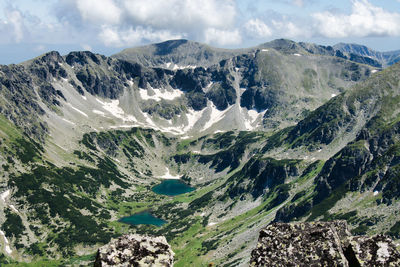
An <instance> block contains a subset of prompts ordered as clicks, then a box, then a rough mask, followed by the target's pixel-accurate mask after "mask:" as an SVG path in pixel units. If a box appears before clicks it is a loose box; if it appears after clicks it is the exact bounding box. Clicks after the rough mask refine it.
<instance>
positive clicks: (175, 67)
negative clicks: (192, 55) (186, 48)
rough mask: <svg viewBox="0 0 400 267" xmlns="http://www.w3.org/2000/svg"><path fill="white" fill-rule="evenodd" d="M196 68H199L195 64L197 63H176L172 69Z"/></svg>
mask: <svg viewBox="0 0 400 267" xmlns="http://www.w3.org/2000/svg"><path fill="white" fill-rule="evenodd" d="M195 68H197V66H195V65H186V66H179V65H176V64H174V66H173V67H172V70H183V69H195Z"/></svg>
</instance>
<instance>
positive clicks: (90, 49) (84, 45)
mask: <svg viewBox="0 0 400 267" xmlns="http://www.w3.org/2000/svg"><path fill="white" fill-rule="evenodd" d="M81 47H82V48H83V50H85V51H92V47H91V46H90V45H88V44H81Z"/></svg>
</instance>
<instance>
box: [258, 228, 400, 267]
mask: <svg viewBox="0 0 400 267" xmlns="http://www.w3.org/2000/svg"><path fill="white" fill-rule="evenodd" d="M250 266H343V267H352V266H400V253H399V252H398V251H397V250H396V247H395V245H394V244H393V242H392V240H391V239H390V238H389V237H386V236H383V235H377V236H373V237H367V236H352V235H351V234H350V232H349V231H348V227H347V223H346V222H345V221H333V222H301V223H273V224H270V225H268V226H267V227H266V228H264V229H262V230H261V232H260V236H259V239H258V244H257V247H256V248H255V249H254V250H253V251H252V254H251V261H250Z"/></svg>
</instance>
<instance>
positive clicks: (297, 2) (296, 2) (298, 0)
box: [293, 0, 304, 7]
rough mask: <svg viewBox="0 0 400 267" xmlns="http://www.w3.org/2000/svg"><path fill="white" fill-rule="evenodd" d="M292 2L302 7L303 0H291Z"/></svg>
mask: <svg viewBox="0 0 400 267" xmlns="http://www.w3.org/2000/svg"><path fill="white" fill-rule="evenodd" d="M293 4H294V5H295V6H298V7H303V6H304V1H303V0H293Z"/></svg>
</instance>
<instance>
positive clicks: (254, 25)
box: [244, 19, 272, 38]
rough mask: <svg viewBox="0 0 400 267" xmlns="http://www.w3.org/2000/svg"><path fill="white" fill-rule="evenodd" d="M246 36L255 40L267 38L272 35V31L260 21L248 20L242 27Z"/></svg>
mask: <svg viewBox="0 0 400 267" xmlns="http://www.w3.org/2000/svg"><path fill="white" fill-rule="evenodd" d="M244 29H245V30H246V34H247V35H249V36H251V37H255V38H267V37H270V36H271V35H272V30H271V29H270V28H269V27H268V26H267V25H266V24H265V23H264V22H263V21H261V20H260V19H250V20H249V21H247V22H246V24H245V25H244Z"/></svg>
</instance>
